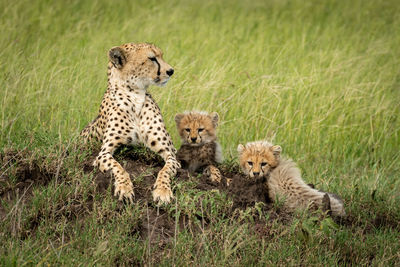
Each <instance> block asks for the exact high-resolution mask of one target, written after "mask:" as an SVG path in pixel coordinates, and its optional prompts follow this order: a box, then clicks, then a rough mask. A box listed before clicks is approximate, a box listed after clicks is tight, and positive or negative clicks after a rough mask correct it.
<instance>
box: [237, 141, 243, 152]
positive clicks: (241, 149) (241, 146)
mask: <svg viewBox="0 0 400 267" xmlns="http://www.w3.org/2000/svg"><path fill="white" fill-rule="evenodd" d="M237 151H238V152H239V155H242V153H243V151H244V145H242V144H239V145H238V147H237Z"/></svg>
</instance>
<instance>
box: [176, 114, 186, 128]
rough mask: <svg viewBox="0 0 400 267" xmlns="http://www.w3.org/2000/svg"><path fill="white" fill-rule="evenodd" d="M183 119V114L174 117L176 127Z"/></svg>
mask: <svg viewBox="0 0 400 267" xmlns="http://www.w3.org/2000/svg"><path fill="white" fill-rule="evenodd" d="M183 117H185V114H182V113H179V114H176V115H175V122H176V126H179V123H180V122H181V120H182V118H183Z"/></svg>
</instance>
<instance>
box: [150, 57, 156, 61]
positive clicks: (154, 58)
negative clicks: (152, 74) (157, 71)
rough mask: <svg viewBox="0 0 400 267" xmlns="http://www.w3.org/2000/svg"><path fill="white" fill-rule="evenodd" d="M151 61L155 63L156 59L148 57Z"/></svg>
mask: <svg viewBox="0 0 400 267" xmlns="http://www.w3.org/2000/svg"><path fill="white" fill-rule="evenodd" d="M149 59H150V60H151V61H157V59H156V57H149Z"/></svg>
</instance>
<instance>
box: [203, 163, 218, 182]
mask: <svg viewBox="0 0 400 267" xmlns="http://www.w3.org/2000/svg"><path fill="white" fill-rule="evenodd" d="M204 174H206V175H207V176H208V177H210V180H211V181H212V182H217V183H220V182H221V176H222V175H221V172H220V171H219V169H218V168H217V167H215V166H214V165H212V164H210V165H208V166H207V168H205V170H204Z"/></svg>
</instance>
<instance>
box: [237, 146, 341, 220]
mask: <svg viewBox="0 0 400 267" xmlns="http://www.w3.org/2000/svg"><path fill="white" fill-rule="evenodd" d="M281 151H282V148H281V147H280V146H278V145H272V144H270V143H268V142H267V141H256V142H251V143H247V144H246V145H239V146H238V152H239V161H240V167H241V168H242V170H243V172H244V173H245V174H246V175H248V176H250V178H265V179H266V182H265V185H266V187H267V190H268V194H269V197H270V199H272V200H273V201H274V200H275V199H277V197H283V199H284V200H285V202H284V207H286V208H287V209H289V210H292V211H293V210H295V209H296V208H299V207H302V208H306V207H308V206H310V207H314V208H315V207H316V208H323V209H325V210H326V209H328V210H330V211H331V213H332V215H334V216H339V217H344V216H345V215H346V213H345V210H344V206H343V201H342V200H341V199H340V198H339V197H338V196H337V195H335V194H332V193H325V192H322V191H318V190H316V189H313V188H311V187H310V186H309V185H307V184H306V183H305V182H304V181H303V179H302V178H301V173H300V169H299V168H298V167H297V166H296V164H295V163H294V162H293V161H292V160H290V159H284V158H282V159H281V157H280V155H281Z"/></svg>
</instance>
